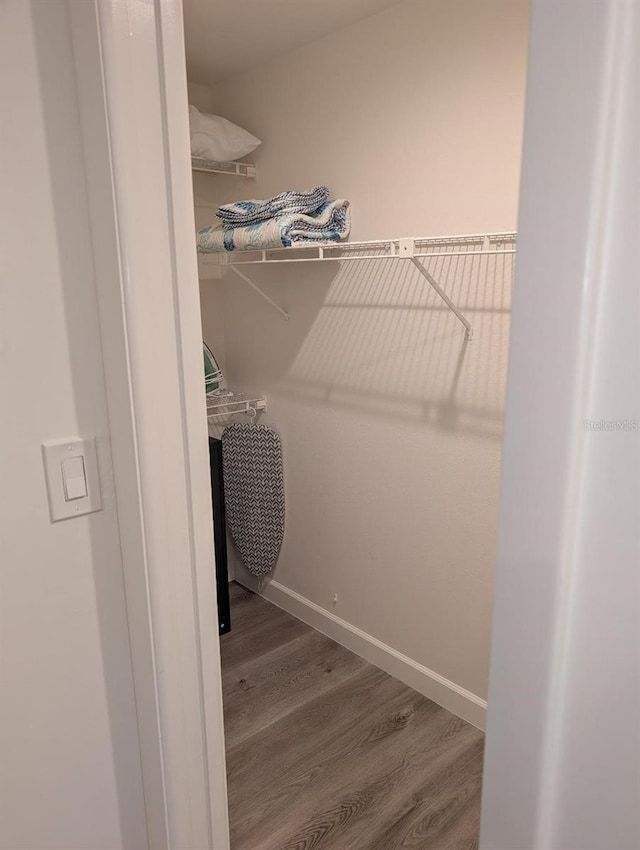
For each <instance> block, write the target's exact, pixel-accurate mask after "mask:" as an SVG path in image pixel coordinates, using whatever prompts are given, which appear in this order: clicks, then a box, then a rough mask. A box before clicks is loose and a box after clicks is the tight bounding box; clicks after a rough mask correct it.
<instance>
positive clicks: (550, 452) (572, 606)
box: [481, 0, 640, 850]
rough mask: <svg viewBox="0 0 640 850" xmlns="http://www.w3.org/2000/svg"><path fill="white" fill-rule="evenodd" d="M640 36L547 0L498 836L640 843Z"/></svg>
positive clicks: (536, 28) (519, 305)
mask: <svg viewBox="0 0 640 850" xmlns="http://www.w3.org/2000/svg"><path fill="white" fill-rule="evenodd" d="M576 22H579V25H578V26H576ZM639 40H640V6H639V5H638V3H637V2H635V0H611V2H608V3H599V2H592V3H584V2H583V0H567V2H563V3H557V2H554V0H535V2H534V4H533V15H532V38H531V68H530V76H529V88H528V93H527V118H526V133H525V149H524V160H523V172H522V175H523V177H522V183H523V188H522V206H521V211H520V236H521V241H520V248H519V253H518V271H517V294H516V299H515V304H514V326H513V334H512V344H511V352H510V354H511V360H510V363H511V366H510V375H509V392H508V405H507V428H506V439H505V470H504V483H503V494H502V503H501V516H500V537H499V546H498V560H497V582H496V604H495V619H494V637H493V648H492V658H491V688H490V699H489V724H488V735H487V747H486V751H485V778H484V784H483V817H482V840H481V846H482V847H483V848H486V850H513V848H515V847H518V848H523V850H524V848H535V850H573V848H579V849H580V850H602V848H605V847H607V848H611V850H634V848H637V847H639V846H640V807H639V806H638V801H639V800H640V770H639V769H638V767H639V765H640V616H639V607H638V603H639V602H640V571H639V570H638V564H639V555H640V526H639V524H638V517H639V515H640V433H639V429H640V335H639V333H638V320H639V319H640V290H639V288H638V267H639V259H640V257H639V252H638V233H640V208H639V205H638V185H639V183H640V164H639V162H638V155H637V154H638V140H639V138H640V111H639V109H638V104H639V103H640V54H639V53H638V41H639Z"/></svg>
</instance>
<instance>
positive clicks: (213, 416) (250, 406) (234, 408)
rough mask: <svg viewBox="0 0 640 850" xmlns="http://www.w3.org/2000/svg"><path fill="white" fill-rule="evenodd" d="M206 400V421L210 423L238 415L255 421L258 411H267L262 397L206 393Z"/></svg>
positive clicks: (220, 391) (242, 394) (224, 392)
mask: <svg viewBox="0 0 640 850" xmlns="http://www.w3.org/2000/svg"><path fill="white" fill-rule="evenodd" d="M206 399H207V419H208V420H209V422H211V423H217V422H218V421H219V420H220V419H226V418H228V417H230V416H234V415H235V414H238V413H243V414H245V415H247V416H250V417H251V419H255V418H256V416H257V415H258V413H259V412H260V411H263V410H266V409H267V400H266V398H265V397H264V396H258V395H255V396H254V395H247V394H245V393H233V392H230V391H229V390H219V391H218V392H215V393H207V396H206Z"/></svg>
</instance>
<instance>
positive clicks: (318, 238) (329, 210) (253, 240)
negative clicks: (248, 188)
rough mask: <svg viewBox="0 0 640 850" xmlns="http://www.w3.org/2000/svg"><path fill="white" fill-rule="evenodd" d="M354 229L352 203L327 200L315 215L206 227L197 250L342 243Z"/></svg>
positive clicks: (292, 215) (286, 216) (251, 249)
mask: <svg viewBox="0 0 640 850" xmlns="http://www.w3.org/2000/svg"><path fill="white" fill-rule="evenodd" d="M350 230H351V209H350V204H349V201H345V200H336V201H327V203H325V204H323V205H322V206H321V207H319V209H317V210H316V211H315V213H313V214H311V215H306V214H304V213H290V214H288V215H281V216H277V217H276V218H270V219H268V220H267V221H261V222H258V223H256V224H249V225H247V226H246V227H228V226H224V225H223V226H218V227H214V226H212V225H210V226H209V227H204V228H203V229H202V230H201V231H200V232H199V233H198V250H199V251H200V252H202V253H215V252H217V251H253V250H262V249H264V248H288V247H290V246H291V245H293V244H294V243H295V244H296V245H300V244H304V243H310V244H313V243H318V242H339V241H340V240H341V239H346V238H347V236H348V235H349V231H350Z"/></svg>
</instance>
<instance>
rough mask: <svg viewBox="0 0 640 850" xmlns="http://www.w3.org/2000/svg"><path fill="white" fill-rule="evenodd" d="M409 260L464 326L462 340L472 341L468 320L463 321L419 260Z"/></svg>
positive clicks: (456, 309) (461, 316) (459, 313)
mask: <svg viewBox="0 0 640 850" xmlns="http://www.w3.org/2000/svg"><path fill="white" fill-rule="evenodd" d="M410 260H411V262H412V263H413V265H414V266H415V267H416V268H417V269H418V271H419V272H420V274H421V275H422V276H423V277H424V278H425V279H426V280H427V281H428V282H429V283H430V284H431V286H432V287H433V288H434V289H435V291H436V292H437V293H438V295H439V296H440V298H442V300H443V301H444V303H445V304H446V305H447V307H448V308H449V309H450V310H451V312H452V313H455V315H456V316H457V317H458V319H459V320H460V321H461V322H462V324H463V325H464V328H465V334H464V338H465V339H468V340H472V339H473V328H472V327H471V324H470V323H469V322H468V320H467V319H465V317H464V316H463V315H462V313H461V312H460V310H458V308H457V307H456V305H455V304H454V303H453V301H452V300H451V299H450V298H449V296H448V295H447V294H446V292H443V290H442V289H441V288H440V286H439V285H438V282H437V281H436V279H435V278H434V277H432V276H431V275H430V274H429V272H428V271H427V270H426V269H425V267H424V266H423V265H422V263H421V262H420V261H419V260H417V259H416V258H415V257H410Z"/></svg>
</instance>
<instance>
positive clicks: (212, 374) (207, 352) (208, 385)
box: [202, 342, 222, 393]
mask: <svg viewBox="0 0 640 850" xmlns="http://www.w3.org/2000/svg"><path fill="white" fill-rule="evenodd" d="M202 349H203V355H204V388H205V392H206V393H214V392H216V391H217V390H219V389H221V388H222V369H221V368H220V367H219V366H218V364H217V362H216V358H215V357H214V356H213V354H212V352H211V349H210V348H209V347H208V346H207V344H206V343H204V342H203V343H202Z"/></svg>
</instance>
